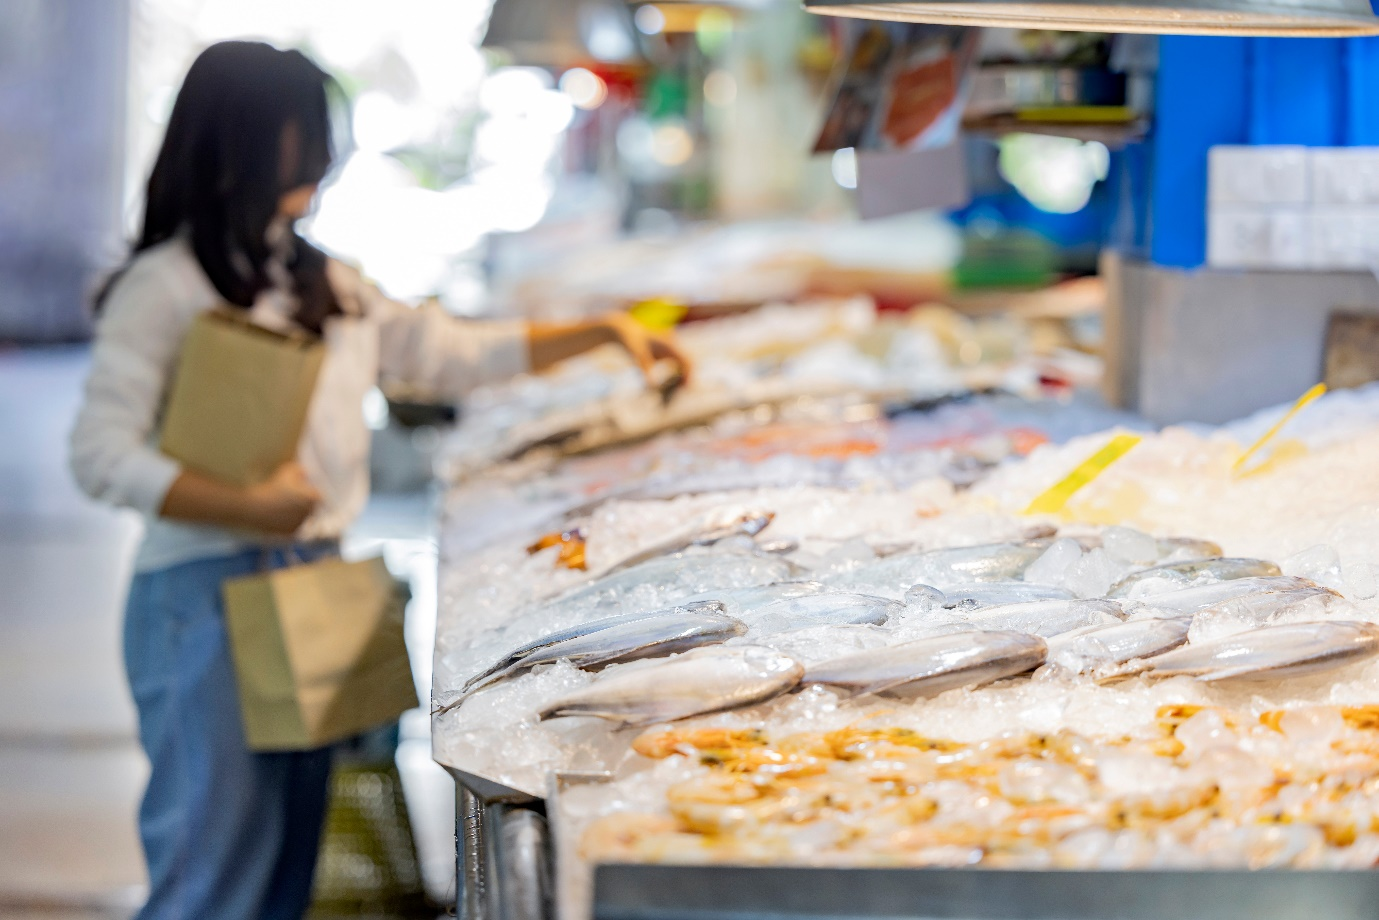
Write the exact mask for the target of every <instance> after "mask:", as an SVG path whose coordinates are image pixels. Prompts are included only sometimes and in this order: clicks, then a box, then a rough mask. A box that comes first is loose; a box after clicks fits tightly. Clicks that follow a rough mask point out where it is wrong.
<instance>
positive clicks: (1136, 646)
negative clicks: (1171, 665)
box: [1049, 617, 1192, 673]
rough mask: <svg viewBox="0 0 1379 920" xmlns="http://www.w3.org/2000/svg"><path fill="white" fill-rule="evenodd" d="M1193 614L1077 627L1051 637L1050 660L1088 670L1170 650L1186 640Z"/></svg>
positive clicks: (1050, 661)
mask: <svg viewBox="0 0 1379 920" xmlns="http://www.w3.org/2000/svg"><path fill="white" fill-rule="evenodd" d="M1191 627H1192V617H1164V618H1154V617H1146V618H1144V619H1142V620H1128V621H1126V622H1124V623H1113V624H1111V625H1109V626H1089V627H1087V628H1085V629H1076V630H1073V631H1072V632H1068V633H1064V634H1063V635H1061V636H1056V637H1054V638H1052V639H1050V640H1049V663H1050V664H1057V665H1061V666H1062V667H1064V668H1066V669H1068V670H1070V671H1075V672H1080V673H1085V672H1088V671H1094V670H1098V669H1101V668H1106V667H1108V666H1114V665H1120V664H1124V663H1125V662H1127V661H1134V660H1135V659H1138V658H1148V657H1150V656H1152V655H1159V654H1162V653H1164V652H1167V651H1171V650H1172V649H1175V648H1177V647H1179V646H1180V645H1183V644H1184V643H1186V642H1187V634H1188V630H1189V629H1190V628H1191Z"/></svg>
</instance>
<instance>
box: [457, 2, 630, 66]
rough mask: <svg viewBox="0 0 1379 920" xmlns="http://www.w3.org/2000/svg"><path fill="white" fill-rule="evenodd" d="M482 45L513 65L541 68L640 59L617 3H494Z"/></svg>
mask: <svg viewBox="0 0 1379 920" xmlns="http://www.w3.org/2000/svg"><path fill="white" fill-rule="evenodd" d="M482 47H484V48H501V49H503V50H504V51H506V52H508V53H509V54H510V55H512V57H513V60H514V62H515V63H518V64H530V65H536V66H546V67H571V66H575V65H578V64H587V63H589V62H591V61H598V62H602V63H605V64H627V63H633V62H636V61H639V60H641V51H640V49H639V48H638V47H637V39H636V33H635V32H634V31H633V27H632V14H631V12H630V11H629V10H628V8H627V4H626V3H625V2H623V0H497V2H495V3H494V4H493V12H492V13H490V14H489V18H488V31H487V32H485V33H484V40H483V45H482Z"/></svg>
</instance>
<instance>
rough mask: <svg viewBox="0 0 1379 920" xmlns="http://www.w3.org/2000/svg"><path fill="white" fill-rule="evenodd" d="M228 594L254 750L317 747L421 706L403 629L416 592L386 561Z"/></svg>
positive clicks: (337, 567)
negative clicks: (404, 616)
mask: <svg viewBox="0 0 1379 920" xmlns="http://www.w3.org/2000/svg"><path fill="white" fill-rule="evenodd" d="M221 590H222V593H223V595H224V599H225V619H226V625H227V628H228V629H229V634H230V648H231V652H232V655H233V658H234V663H235V672H236V675H237V676H238V678H239V699H240V706H241V709H242V710H243V714H244V735H245V738H246V740H247V741H248V743H249V747H250V748H251V749H253V750H256V751H298V750H310V749H312V748H317V747H321V746H322V745H326V744H330V743H332V742H335V741H339V740H341V739H344V738H348V737H351V736H353V735H357V734H359V733H360V732H363V731H367V730H368V729H370V728H375V727H377V726H379V725H383V724H386V723H388V722H391V721H393V720H395V719H396V718H397V717H398V716H400V715H401V714H402V713H404V712H406V711H407V710H408V709H412V708H414V707H415V706H416V705H417V694H416V687H415V685H414V684H413V682H412V669H411V667H410V665H409V663H408V660H407V646H406V644H405V642H404V641H403V631H402V615H403V610H404V609H405V607H406V605H407V601H408V599H409V592H408V591H407V588H406V586H405V585H403V584H401V583H400V582H398V581H397V580H396V579H394V578H393V577H392V575H391V574H389V572H388V569H387V567H386V566H385V565H384V564H383V560H382V559H381V558H374V559H367V560H364V561H362V562H345V561H343V560H340V559H323V560H321V561H318V562H312V563H308V564H305V565H296V566H292V567H290V568H285V569H278V570H276V571H271V572H263V573H260V574H257V575H248V576H244V577H241V578H233V579H230V580H229V581H227V582H225V584H224V585H223V587H222V589H221Z"/></svg>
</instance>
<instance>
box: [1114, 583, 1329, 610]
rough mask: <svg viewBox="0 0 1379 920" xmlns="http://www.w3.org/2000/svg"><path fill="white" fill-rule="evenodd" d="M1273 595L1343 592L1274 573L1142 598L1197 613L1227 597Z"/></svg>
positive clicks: (1286, 598)
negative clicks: (1272, 574)
mask: <svg viewBox="0 0 1379 920" xmlns="http://www.w3.org/2000/svg"><path fill="white" fill-rule="evenodd" d="M1269 596H1274V598H1275V599H1277V600H1279V601H1282V602H1286V603H1289V604H1291V603H1295V602H1297V601H1300V600H1305V599H1306V598H1309V597H1338V596H1339V595H1337V594H1336V592H1335V591H1332V590H1331V589H1330V588H1323V587H1322V586H1321V585H1318V584H1315V583H1313V582H1310V581H1308V580H1307V579H1305V578H1293V577H1291V576H1288V575H1274V576H1268V577H1263V578H1235V579H1231V580H1230V581H1221V582H1217V583H1215V584H1210V585H1198V586H1197V587H1195V588H1182V589H1180V590H1178V591H1166V592H1164V593H1163V594H1151V595H1148V596H1146V597H1142V598H1140V599H1139V601H1140V602H1141V603H1143V604H1144V605H1145V606H1147V607H1153V608H1156V609H1159V610H1167V611H1172V612H1175V613H1197V612H1198V611H1201V610H1208V609H1210V608H1212V607H1216V606H1217V605H1219V604H1223V603H1225V602H1227V601H1236V600H1240V601H1244V600H1246V599H1253V598H1256V597H1258V598H1261V599H1267V598H1268V597H1269Z"/></svg>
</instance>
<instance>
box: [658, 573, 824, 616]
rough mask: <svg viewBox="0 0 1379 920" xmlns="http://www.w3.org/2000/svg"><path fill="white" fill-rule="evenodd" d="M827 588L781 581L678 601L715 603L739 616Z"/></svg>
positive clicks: (821, 591)
mask: <svg viewBox="0 0 1379 920" xmlns="http://www.w3.org/2000/svg"><path fill="white" fill-rule="evenodd" d="M829 590H830V589H829V587H828V586H827V585H825V584H823V583H822V582H818V581H781V582H776V583H774V584H769V585H754V586H752V587H750V588H720V589H719V590H717V591H705V592H704V593H703V594H696V595H694V596H693V597H687V598H685V599H684V600H682V601H680V603H681V604H691V603H696V602H699V601H715V602H718V603H721V604H723V605H724V607H726V608H727V612H728V613H730V614H732V615H733V616H741V615H742V614H744V613H748V612H750V611H752V610H756V609H757V608H759V607H765V606H766V605H767V604H774V603H776V602H777V601H783V600H788V599H790V598H792V597H809V596H810V595H811V594H825V593H827V592H828V591H829Z"/></svg>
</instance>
